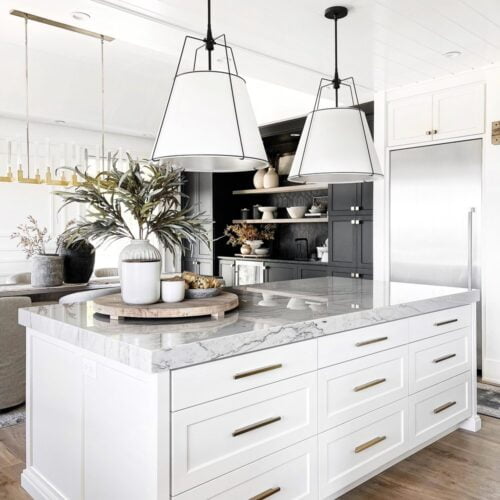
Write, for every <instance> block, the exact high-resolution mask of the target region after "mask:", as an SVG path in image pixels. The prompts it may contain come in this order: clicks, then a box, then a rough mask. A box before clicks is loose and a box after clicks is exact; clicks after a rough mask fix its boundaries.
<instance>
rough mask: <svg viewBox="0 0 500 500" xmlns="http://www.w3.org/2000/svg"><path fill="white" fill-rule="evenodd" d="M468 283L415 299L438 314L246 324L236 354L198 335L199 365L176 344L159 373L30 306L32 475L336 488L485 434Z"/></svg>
mask: <svg viewBox="0 0 500 500" xmlns="http://www.w3.org/2000/svg"><path fill="white" fill-rule="evenodd" d="M306 281H308V280H304V282H306ZM345 281H346V282H347V281H348V282H351V281H352V282H355V281H356V280H345ZM273 286H276V285H273ZM353 286H356V287H358V286H359V285H358V284H357V283H356V284H353ZM284 289H286V287H284ZM246 293H248V296H247V299H248V298H249V297H250V296H251V294H250V293H249V292H246ZM286 293H287V294H288V297H287V300H288V299H289V294H290V291H289V290H288V289H287V290H286ZM474 293H475V292H464V293H463V295H462V296H461V297H462V298H461V300H455V299H454V300H452V301H449V300H445V301H444V302H443V303H442V304H439V299H436V296H435V294H434V297H433V298H432V299H431V300H430V301H429V302H428V303H424V302H419V304H420V305H419V306H417V309H420V310H429V307H430V308H431V309H430V311H431V312H428V313H422V314H418V313H417V314H416V315H415V309H412V310H411V313H410V314H408V311H410V309H409V308H405V307H402V308H401V309H398V311H399V312H398V314H395V313H391V314H392V316H393V317H394V316H396V317H397V316H399V319H394V320H387V321H385V322H384V321H382V322H381V318H380V316H378V317H377V320H376V324H372V325H368V326H360V324H362V323H365V324H366V323H367V321H366V311H365V315H364V316H363V315H360V316H352V317H350V318H355V317H358V318H359V320H360V322H361V323H360V324H358V323H356V321H354V320H352V321H353V322H352V326H354V328H352V329H348V328H346V326H344V327H343V330H340V331H339V328H340V327H339V324H337V323H334V322H333V323H332V317H331V316H329V315H325V316H322V317H320V318H316V319H314V320H312V321H311V320H310V318H309V321H307V320H304V321H303V322H302V323H293V331H294V332H295V333H294V334H293V335H292V336H290V335H291V334H290V330H287V328H288V329H290V328H292V327H291V326H290V325H287V326H286V327H285V329H283V330H279V331H280V332H281V333H282V334H283V335H287V336H288V337H287V339H288V343H287V342H286V341H285V342H284V343H283V344H282V345H277V346H272V345H270V346H266V347H267V348H262V345H264V344H262V345H261V346H260V349H259V350H256V348H253V349H252V346H254V344H253V343H255V342H256V341H255V337H254V335H256V333H255V330H252V331H249V332H248V333H247V334H245V337H244V338H241V337H238V339H239V341H240V342H241V343H240V344H239V345H240V346H243V345H245V349H246V352H245V353H241V354H237V355H236V353H235V351H237V350H238V349H236V347H235V346H236V343H235V342H236V340H235V339H236V337H234V338H233V337H231V338H229V339H226V342H227V344H225V345H226V346H227V347H226V349H227V351H226V352H225V353H224V355H222V354H221V352H220V351H219V352H218V353H216V352H215V347H214V344H211V343H204V342H203V341H199V342H198V343H197V346H198V347H200V343H201V344H202V347H203V353H202V351H201V350H200V351H199V352H198V354H195V351H193V350H190V351H189V353H190V356H191V360H190V361H188V360H187V357H186V355H185V352H184V351H182V350H178V351H176V349H180V348H179V347H178V346H177V347H176V346H172V345H171V346H170V347H165V348H164V349H163V350H162V355H163V356H165V355H166V354H167V353H169V355H172V356H174V355H175V357H171V358H170V361H169V362H170V364H174V363H177V365H183V366H178V367H175V368H174V367H170V368H168V369H167V368H165V366H164V365H161V366H160V365H158V364H153V365H152V366H151V367H152V370H151V371H149V372H147V371H145V370H143V369H139V368H138V367H133V366H131V365H133V364H136V365H137V364H138V363H141V362H144V359H142V360H139V359H136V360H133V359H132V358H131V357H130V356H132V351H128V353H127V355H128V358H127V359H126V360H125V358H124V362H122V363H120V362H119V361H118V360H116V359H110V357H111V352H110V351H109V353H108V354H109V356H105V355H101V354H97V353H96V352H92V350H94V351H95V348H94V349H90V348H89V346H87V348H85V347H84V346H81V345H76V344H77V343H78V342H77V341H76V338H74V339H73V340H74V342H73V343H71V342H67V341H65V337H64V335H62V331H63V328H61V327H59V328H57V327H54V325H52V327H51V328H48V327H47V325H48V324H49V323H47V322H46V321H45V319H46V318H43V319H41V318H42V316H41V315H40V314H36V313H29V314H30V319H29V320H28V319H27V316H26V312H24V314H22V315H21V316H22V317H21V320H22V321H24V322H25V323H28V325H27V326H28V354H29V358H28V368H29V370H28V428H27V431H28V434H27V439H28V454H27V468H26V470H25V471H24V473H23V478H22V482H23V486H24V487H25V488H26V489H27V490H28V492H29V493H30V494H31V495H32V496H33V497H34V498H35V499H52V498H54V499H63V498H67V499H82V500H83V499H92V500H101V499H102V500H105V499H110V498H120V499H124V500H126V499H130V500H135V499H139V498H140V499H151V500H160V499H161V500H167V499H169V500H170V499H175V500H191V499H192V500H196V499H200V500H201V499H207V498H213V499H228V500H229V499H234V498H245V499H251V500H264V499H265V498H271V499H272V500H274V499H280V498H281V499H286V500H290V499H324V498H335V497H337V496H339V495H341V494H343V493H345V492H346V491H348V490H349V489H351V488H353V487H354V486H356V485H357V484H359V483H361V482H363V481H365V480H366V479H368V478H369V477H371V476H373V475H375V474H377V473H379V472H380V471H382V470H383V469H385V468H387V467H389V466H390V465H392V464H394V463H396V462H397V461H399V460H402V459H403V458H405V457H406V456H408V455H409V454H411V453H414V452H415V451H417V450H418V449H420V448H421V447H423V446H426V445H427V444H429V443H431V442H433V441H435V440H436V439H439V438H440V437H442V436H444V435H445V434H447V433H449V432H451V431H453V430H455V429H457V428H458V427H460V426H462V427H465V428H467V429H469V430H477V428H478V425H479V420H478V418H477V415H476V403H475V401H476V397H475V382H474V380H475V377H474V375H475V369H476V368H475V363H474V361H473V357H472V353H473V352H475V351H474V346H475V331H474V325H475V324H476V323H475V307H474V305H473V303H474V301H475V300H477V298H476V297H475V296H474ZM456 297H458V295H457V296H456ZM254 304H258V302H257V301H255V302H254ZM451 304H454V305H457V304H462V305H458V307H450V305H451ZM443 305H444V306H445V307H444V308H442V307H443ZM55 307H61V306H55ZM244 307H250V306H249V305H247V306H243V307H242V310H241V311H240V313H241V314H242V315H243V314H244V310H245V309H244ZM433 308H434V309H438V310H433ZM373 310H374V308H373V309H372V311H373ZM388 311H389V309H385V313H387V312H388ZM404 311H406V312H404ZM87 312H88V311H86V313H87ZM249 312H252V311H249ZM289 314H292V313H289ZM297 314H298V313H297ZM391 314H390V315H391ZM402 314H406V315H407V316H408V317H401V315H402ZM53 316H56V314H54V315H53ZM23 318H24V319H23ZM239 321H241V317H240V318H239ZM342 321H345V316H344V317H343V319H342ZM349 321H351V319H349ZM368 323H369V322H368ZM93 326H95V324H93ZM110 328H111V327H110ZM114 328H116V326H115V327H114ZM124 328H125V326H124ZM131 328H132V327H131ZM232 328H234V325H233V326H232ZM70 331H71V329H67V332H70ZM270 332H274V333H275V334H277V332H278V329H277V327H276V326H274V327H271V329H270V330H269V331H267V333H266V332H260V333H262V335H263V336H262V337H261V342H265V340H263V339H268V338H269V335H270V334H271V333H270ZM337 332H338V333H337ZM73 333H75V335H76V334H77V330H75V331H74V332H73ZM94 333H95V332H94ZM108 333H109V332H108ZM260 333H259V334H260ZM80 334H81V335H83V334H82V333H80ZM123 335H125V334H121V335H120V337H121V338H123ZM235 335H243V334H242V333H238V334H235ZM57 337H59V338H57ZM292 337H293V341H292ZM308 337H310V338H308ZM160 338H161V339H162V340H163V341H164V342H165V341H166V339H169V337H164V336H162V337H160ZM214 339H215V340H216V341H219V340H220V339H219V337H210V339H209V338H208V337H205V342H209V340H210V341H211V342H213V341H214ZM217 339H219V340H217ZM94 340H95V338H94ZM107 340H110V338H109V337H108V339H107ZM114 340H116V341H117V345H116V346H115V347H117V346H118V345H119V342H120V340H119V339H116V338H115V339H114ZM80 341H81V339H80V340H79V342H80ZM88 341H89V340H86V342H88ZM113 345H114V344H113V342H112V343H110V344H108V345H107V348H108V349H111V348H112V346H113ZM184 345H186V344H184ZM207 346H211V347H210V348H211V349H214V350H213V351H211V353H210V354H209V356H212V360H210V358H209V359H208V361H207V362H202V363H200V362H199V358H198V356H202V355H203V356H206V355H207V349H208V347H207ZM94 347H95V346H94ZM219 347H220V345H219ZM193 348H194V346H193V345H191V344H190V349H193ZM249 351H250V352H249ZM240 352H241V349H240ZM114 355H116V356H120V355H122V356H125V352H124V351H122V352H121V354H120V353H119V352H117V353H114ZM181 357H182V361H181ZM218 357H221V358H222V359H218ZM195 358H197V359H196V361H197V362H196V361H195ZM214 358H215V359H214ZM125 361H126V362H125ZM163 362H164V363H165V364H166V363H167V361H165V358H163ZM127 365H128V366H127Z"/></svg>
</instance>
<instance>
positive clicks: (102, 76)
mask: <svg viewBox="0 0 500 500" xmlns="http://www.w3.org/2000/svg"><path fill="white" fill-rule="evenodd" d="M104 153H105V150H104V37H103V35H101V168H102V170H104V156H105V154H104ZM96 160H97V159H96ZM98 165H99V163H98V162H97V161H96V167H97V168H98Z"/></svg>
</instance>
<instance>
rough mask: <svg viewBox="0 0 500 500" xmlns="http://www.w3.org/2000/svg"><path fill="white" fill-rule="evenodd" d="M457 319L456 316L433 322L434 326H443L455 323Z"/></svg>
mask: <svg viewBox="0 0 500 500" xmlns="http://www.w3.org/2000/svg"><path fill="white" fill-rule="evenodd" d="M457 321H458V319H457V318H454V319H447V320H446V321H440V322H439V323H434V326H444V325H449V324H450V323H456V322H457Z"/></svg>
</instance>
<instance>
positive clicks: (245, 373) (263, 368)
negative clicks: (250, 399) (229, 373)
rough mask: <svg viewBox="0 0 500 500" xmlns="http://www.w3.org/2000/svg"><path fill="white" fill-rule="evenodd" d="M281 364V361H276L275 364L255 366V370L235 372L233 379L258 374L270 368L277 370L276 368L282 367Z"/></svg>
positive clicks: (268, 370)
mask: <svg viewBox="0 0 500 500" xmlns="http://www.w3.org/2000/svg"><path fill="white" fill-rule="evenodd" d="M282 367H283V365H282V364H281V363H276V364H275V365H269V366H263V367H262V368H255V370H249V371H247V372H241V373H236V375H233V378H234V379H235V380H238V379H240V378H245V377H251V376H252V375H258V374H259V373H264V372H270V371H271V370H277V369H278V368H282Z"/></svg>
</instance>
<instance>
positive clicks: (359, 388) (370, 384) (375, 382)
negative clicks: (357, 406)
mask: <svg viewBox="0 0 500 500" xmlns="http://www.w3.org/2000/svg"><path fill="white" fill-rule="evenodd" d="M386 381H387V379H386V378H378V379H376V380H372V381H371V382H367V383H366V384H361V385H357V386H356V387H355V388H354V392H359V391H364V390H365V389H368V388H369V387H373V386H374V385H378V384H382V383H383V382H386Z"/></svg>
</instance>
